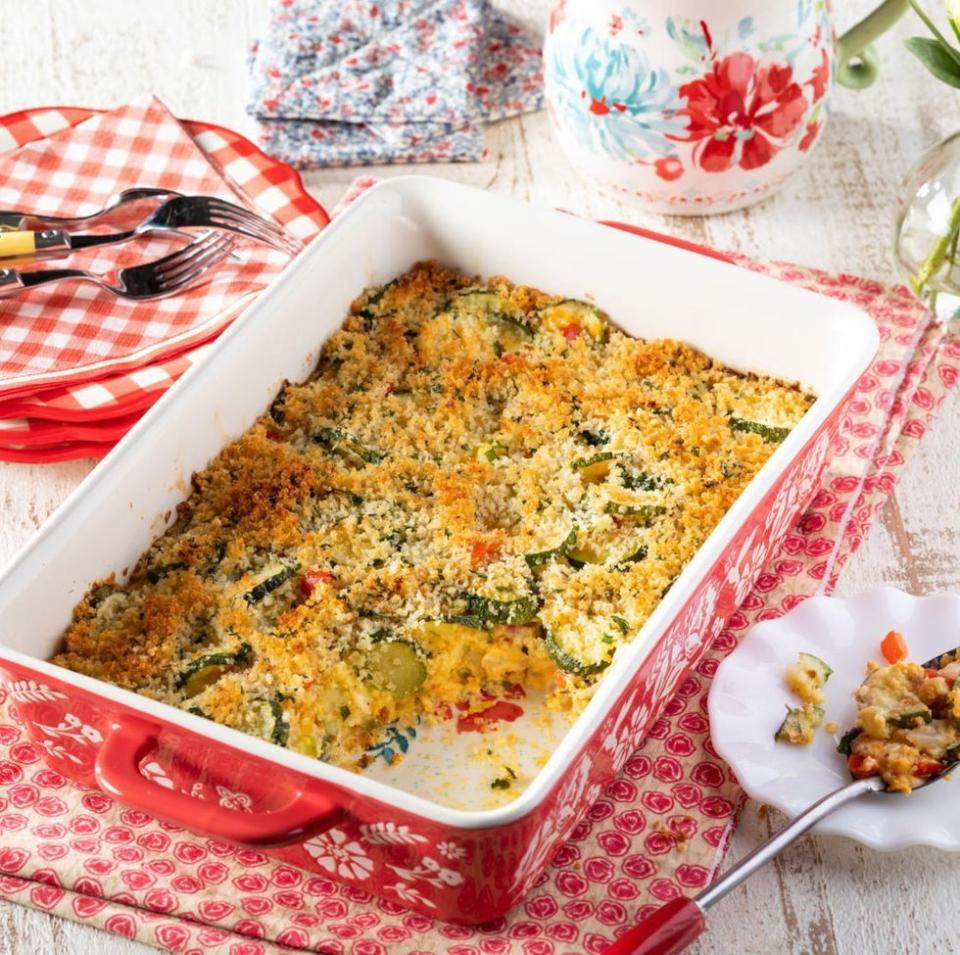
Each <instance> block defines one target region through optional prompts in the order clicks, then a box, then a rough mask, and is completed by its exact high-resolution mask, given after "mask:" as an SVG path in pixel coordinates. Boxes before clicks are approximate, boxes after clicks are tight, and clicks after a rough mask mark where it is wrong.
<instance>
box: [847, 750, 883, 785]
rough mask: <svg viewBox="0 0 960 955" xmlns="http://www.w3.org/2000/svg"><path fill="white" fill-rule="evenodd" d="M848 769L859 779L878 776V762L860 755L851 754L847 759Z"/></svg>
mask: <svg viewBox="0 0 960 955" xmlns="http://www.w3.org/2000/svg"><path fill="white" fill-rule="evenodd" d="M847 769H849V770H850V773H851V775H853V776H856V777H857V779H866V778H867V777H868V776H876V775H877V763H876V760H874V759H871V758H870V757H869V756H861V755H860V754H859V753H851V754H850V756H849V757H848V758H847Z"/></svg>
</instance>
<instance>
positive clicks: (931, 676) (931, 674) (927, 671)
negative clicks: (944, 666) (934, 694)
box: [923, 667, 940, 680]
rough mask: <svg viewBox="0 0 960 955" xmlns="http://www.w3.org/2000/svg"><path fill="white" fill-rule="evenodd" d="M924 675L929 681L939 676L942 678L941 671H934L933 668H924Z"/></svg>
mask: <svg viewBox="0 0 960 955" xmlns="http://www.w3.org/2000/svg"><path fill="white" fill-rule="evenodd" d="M923 675H924V676H925V677H926V678H927V679H928V680H935V679H936V678H937V677H938V676H940V671H939V670H934V669H933V668H932V667H924V668H923Z"/></svg>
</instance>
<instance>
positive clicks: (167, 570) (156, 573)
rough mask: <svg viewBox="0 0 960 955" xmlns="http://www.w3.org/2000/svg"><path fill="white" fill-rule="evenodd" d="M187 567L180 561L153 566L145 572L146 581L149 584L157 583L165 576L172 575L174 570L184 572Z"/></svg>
mask: <svg viewBox="0 0 960 955" xmlns="http://www.w3.org/2000/svg"><path fill="white" fill-rule="evenodd" d="M186 569H187V565H186V564H185V563H184V562H183V561H182V560H175V561H173V562H171V563H169V564H154V566H153V567H150V568H149V569H148V570H147V580H149V581H150V583H151V584H156V583H159V582H160V581H161V580H163V578H164V577H166V576H167V574H172V573H173V572H174V571H175V570H186Z"/></svg>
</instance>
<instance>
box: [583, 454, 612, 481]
mask: <svg viewBox="0 0 960 955" xmlns="http://www.w3.org/2000/svg"><path fill="white" fill-rule="evenodd" d="M619 456H620V455H618V454H617V453H616V452H615V451H598V452H597V453H596V454H591V455H590V457H588V458H577V460H576V461H574V462H573V470H574V471H576V472H577V473H578V474H579V475H580V477H581V478H582V479H583V480H584V481H586V482H587V484H599V483H600V482H601V481H605V480H606V479H607V477H608V476H609V474H610V468H611V467H612V466H613V461H614V459H615V458H618V457H619Z"/></svg>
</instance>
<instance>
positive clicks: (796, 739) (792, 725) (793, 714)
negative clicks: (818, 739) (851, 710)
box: [773, 703, 824, 746]
mask: <svg viewBox="0 0 960 955" xmlns="http://www.w3.org/2000/svg"><path fill="white" fill-rule="evenodd" d="M823 714H824V710H823V707H822V706H814V705H813V704H811V703H808V704H806V705H805V706H797V707H793V708H790V707H788V708H787V715H786V716H785V717H784V718H783V722H782V723H781V724H780V726H779V728H778V729H777V731H776V733H774V734H773V738H774V739H775V740H776V741H777V742H778V743H792V744H793V745H794V746H809V745H810V743H812V742H813V731H814V730H815V729H816V728H817V727H818V726H819V725H820V724H821V723H822V722H823Z"/></svg>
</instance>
